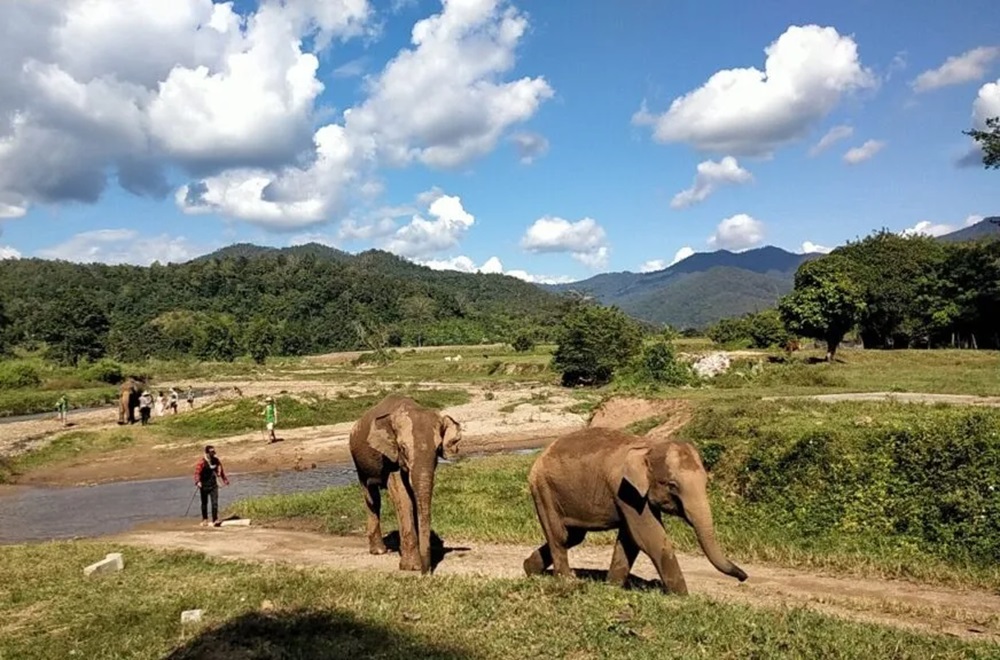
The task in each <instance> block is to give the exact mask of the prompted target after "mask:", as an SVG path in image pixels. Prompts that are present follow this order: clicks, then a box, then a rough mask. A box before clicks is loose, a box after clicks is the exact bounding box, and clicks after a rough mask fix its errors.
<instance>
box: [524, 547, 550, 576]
mask: <svg viewBox="0 0 1000 660" xmlns="http://www.w3.org/2000/svg"><path fill="white" fill-rule="evenodd" d="M544 572H545V566H544V565H543V562H542V556H541V555H540V554H538V552H537V551H536V552H532V553H531V556H530V557H528V558H527V559H525V560H524V574H525V575H541V574H542V573H544Z"/></svg>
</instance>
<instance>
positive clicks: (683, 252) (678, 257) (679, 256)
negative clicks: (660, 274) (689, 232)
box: [669, 245, 694, 266]
mask: <svg viewBox="0 0 1000 660" xmlns="http://www.w3.org/2000/svg"><path fill="white" fill-rule="evenodd" d="M693 254H694V250H693V249H692V248H691V246H689V245H685V246H684V247H682V248H680V249H679V250H677V252H675V253H674V258H673V259H671V261H670V264H669V265H670V266H673V265H674V264H677V263H680V262H682V261H684V260H685V259H687V258H688V257H690V256H691V255H693Z"/></svg>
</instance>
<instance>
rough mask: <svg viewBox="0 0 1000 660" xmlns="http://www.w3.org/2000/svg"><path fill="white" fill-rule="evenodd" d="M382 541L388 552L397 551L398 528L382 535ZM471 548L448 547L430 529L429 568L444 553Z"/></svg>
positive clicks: (443, 555) (435, 565)
mask: <svg viewBox="0 0 1000 660" xmlns="http://www.w3.org/2000/svg"><path fill="white" fill-rule="evenodd" d="M382 543H385V547H386V548H388V549H389V552H397V553H398V552H399V530H396V529H394V530H393V531H391V532H389V533H388V534H386V535H385V536H383V537H382ZM469 550H471V548H457V547H456V548H449V547H446V546H445V544H444V541H443V540H442V539H441V537H440V536H438V534H437V532H435V531H434V530H431V570H432V571H433V570H434V569H435V568H437V565H438V564H440V563H441V562H442V561H443V560H444V558H445V555H447V554H448V553H449V552H468V551H469Z"/></svg>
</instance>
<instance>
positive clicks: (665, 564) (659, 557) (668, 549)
mask: <svg viewBox="0 0 1000 660" xmlns="http://www.w3.org/2000/svg"><path fill="white" fill-rule="evenodd" d="M621 506H622V510H623V513H624V515H625V524H626V525H627V526H628V532H629V535H630V536H631V537H632V538H633V539H634V540H635V543H636V545H638V546H639V549H640V550H642V551H643V552H644V553H646V554H647V555H648V556H649V558H650V560H652V562H653V566H655V567H656V572H657V573H658V574H659V576H660V580H662V581H663V588H664V590H665V591H667V592H670V593H675V594H680V595H686V594H687V592H688V590H687V583H686V582H685V581H684V574H683V573H681V567H680V564H678V563H677V555H676V554H674V544H673V543H671V542H670V539H668V538H667V533H666V531H664V529H663V524H662V523H661V522H660V520H659V519H658V518H657V516H655V515H654V514H653V512H652V511H651V510H650V508H649V506H646V507H645V508H644V509H643V512H642V513H639V512H637V511H636V510H635V509H633V508H632V507H631V506H629V505H628V504H622V505H621Z"/></svg>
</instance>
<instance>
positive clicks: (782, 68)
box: [632, 25, 876, 156]
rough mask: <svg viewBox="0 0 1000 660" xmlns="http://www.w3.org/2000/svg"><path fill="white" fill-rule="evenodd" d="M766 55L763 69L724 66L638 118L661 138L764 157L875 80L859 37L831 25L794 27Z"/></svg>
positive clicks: (873, 83) (720, 150) (713, 149)
mask: <svg viewBox="0 0 1000 660" xmlns="http://www.w3.org/2000/svg"><path fill="white" fill-rule="evenodd" d="M764 52H765V53H766V55H767V60H766V61H765V63H764V70H763V71H760V70H758V69H756V68H753V67H750V68H743V69H727V70H723V71H718V72H717V73H715V74H714V75H712V77H711V78H709V79H708V81H707V82H706V83H705V84H704V85H703V86H702V87H699V88H698V89H696V90H694V91H692V92H689V93H687V94H685V95H684V96H681V97H679V98H676V99H674V101H673V103H671V104H670V108H669V109H668V110H667V111H666V112H664V113H662V114H660V115H655V114H652V113H650V112H649V110H648V109H647V108H646V106H645V103H643V106H642V108H641V109H640V110H639V111H638V112H637V113H636V114H635V115H634V116H633V118H632V121H633V123H634V124H637V125H649V126H652V127H653V137H654V138H655V139H656V140H657V141H658V142H664V143H666V142H685V143H688V144H691V145H693V146H695V147H696V148H698V149H701V150H706V151H714V152H728V153H732V154H736V155H753V156H758V155H764V154H768V153H770V152H772V151H773V150H774V149H776V148H777V147H779V146H781V145H783V144H787V143H789V142H792V141H794V140H797V139H799V138H800V137H802V136H803V135H805V133H806V132H807V131H808V130H809V128H810V127H811V126H812V125H814V124H815V123H816V122H818V121H819V120H821V119H822V118H823V117H825V116H826V115H827V114H829V113H830V111H832V110H833V109H834V108H835V107H836V106H837V104H838V103H839V102H840V100H841V99H842V98H843V97H844V95H845V94H848V93H850V92H853V91H855V90H860V89H863V88H868V87H873V86H875V85H876V79H875V77H874V75H873V74H872V72H871V71H870V70H868V69H866V68H864V67H863V66H862V64H861V61H860V58H859V56H858V49H857V44H855V42H854V40H853V39H852V38H851V37H849V36H842V35H840V34H839V33H838V32H837V30H835V29H834V28H832V27H825V28H824V27H820V26H818V25H805V26H795V25H793V26H790V27H789V28H788V29H787V30H786V31H785V32H784V34H782V35H781V36H780V37H778V39H777V40H776V41H774V42H773V43H772V44H771V45H769V46H768V47H767V48H766V49H765V50H764Z"/></svg>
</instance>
